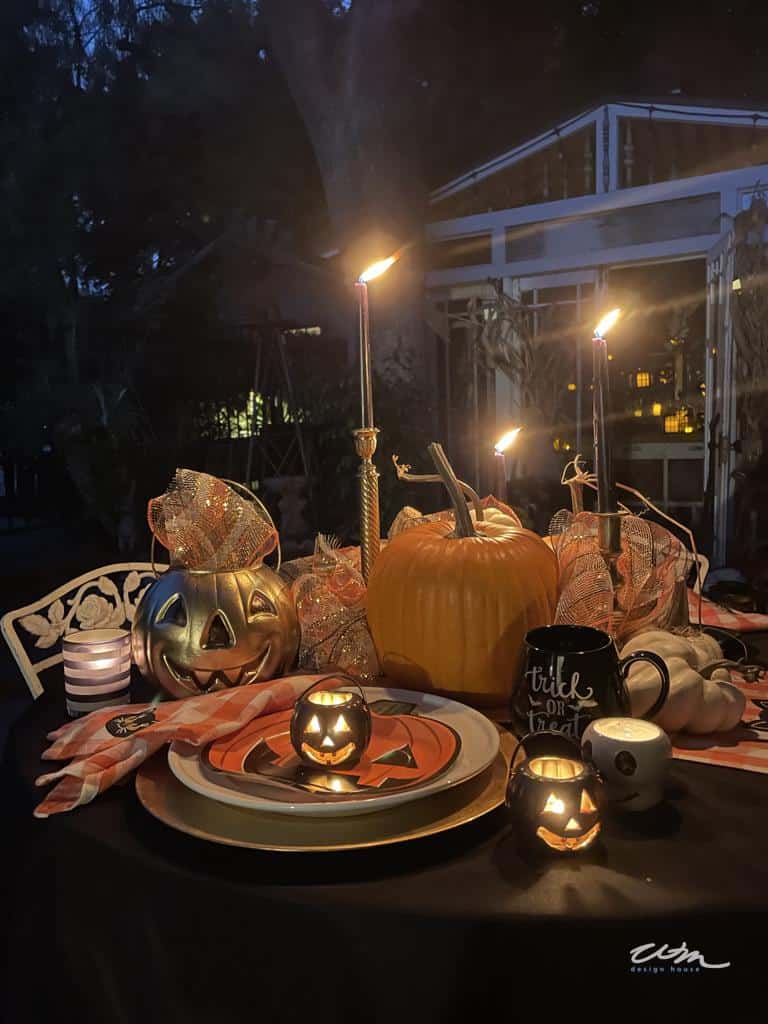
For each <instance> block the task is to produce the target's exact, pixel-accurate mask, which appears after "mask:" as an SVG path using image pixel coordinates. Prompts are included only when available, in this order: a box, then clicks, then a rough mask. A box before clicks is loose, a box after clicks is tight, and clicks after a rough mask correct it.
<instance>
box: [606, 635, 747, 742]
mask: <svg viewBox="0 0 768 1024" xmlns="http://www.w3.org/2000/svg"><path fill="white" fill-rule="evenodd" d="M642 650H646V651H653V652H654V653H655V654H658V655H659V656H660V657H662V658H663V659H664V661H665V663H666V665H667V669H668V670H669V682H670V686H669V697H668V699H667V701H666V703H665V704H664V706H663V707H662V709H661V711H659V712H658V714H657V715H655V716H654V719H653V720H654V722H656V724H657V725H660V726H661V727H662V729H665V730H666V731H667V732H683V731H684V732H690V733H694V734H696V735H703V734H706V733H710V732H726V731H727V730H729V729H733V728H734V727H735V726H737V725H738V724H739V722H740V721H741V716H742V714H743V713H744V706H745V704H746V699H745V697H744V695H743V694H742V693H741V691H740V690H739V689H738V687H736V686H734V685H733V684H732V683H731V674H730V672H729V671H728V669H727V668H725V667H720V668H713V669H710V670H708V671H707V666H709V665H712V664H713V663H715V662H718V661H722V660H723V654H722V651H721V650H720V645H719V644H718V642H717V641H716V640H715V639H714V638H713V637H711V636H708V635H707V634H706V633H698V632H693V631H691V632H690V633H688V634H686V635H684V636H683V635H680V634H677V633H668V632H667V631H666V630H662V629H649V630H646V631H645V632H644V633H639V634H638V635H637V636H634V637H632V639H631V640H630V641H629V642H628V643H627V644H626V645H625V646H624V648H623V650H622V652H621V657H622V658H625V657H626V656H627V655H628V654H632V653H634V652H635V651H642ZM702 673H703V675H702ZM707 677H708V678H707ZM658 687H659V683H658V674H657V673H656V671H655V670H654V669H653V668H652V667H651V666H650V665H643V664H642V663H640V664H636V665H633V666H632V667H631V668H630V670H629V673H628V676H627V689H628V691H629V698H630V706H631V709H632V714H633V715H635V716H641V715H643V714H645V713H646V712H647V711H648V708H650V707H651V705H652V704H653V702H654V700H655V699H656V696H657V694H658V692H659V690H658Z"/></svg>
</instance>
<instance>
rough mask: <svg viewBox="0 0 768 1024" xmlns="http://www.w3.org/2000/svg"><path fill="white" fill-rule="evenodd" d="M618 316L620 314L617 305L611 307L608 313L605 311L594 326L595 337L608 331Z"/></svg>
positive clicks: (602, 335) (601, 335) (599, 336)
mask: <svg viewBox="0 0 768 1024" xmlns="http://www.w3.org/2000/svg"><path fill="white" fill-rule="evenodd" d="M620 316H621V310H620V309H619V308H618V307H617V308H616V309H612V310H611V311H610V313H606V314H605V316H604V317H603V318H602V320H601V321H600V323H599V324H598V325H597V327H596V328H595V337H596V338H602V337H604V335H605V334H606V333H607V332H608V331H610V329H611V328H612V327H613V326H614V324H615V323H616V321H617V320H618V319H619V317H620Z"/></svg>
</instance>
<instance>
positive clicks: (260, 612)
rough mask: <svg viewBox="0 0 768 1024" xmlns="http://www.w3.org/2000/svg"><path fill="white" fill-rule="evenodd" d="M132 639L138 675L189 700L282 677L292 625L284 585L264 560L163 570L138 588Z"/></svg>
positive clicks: (294, 635) (294, 636) (293, 636)
mask: <svg viewBox="0 0 768 1024" xmlns="http://www.w3.org/2000/svg"><path fill="white" fill-rule="evenodd" d="M131 637H132V640H131V646H132V653H133V660H134V662H135V663H136V665H137V666H138V668H139V670H140V671H141V673H142V675H143V676H145V677H146V678H148V679H151V680H154V681H155V682H156V683H158V684H159V685H160V686H162V687H163V689H164V690H167V691H168V693H170V694H171V695H172V696H174V697H188V696H190V695H191V694H198V693H210V692H212V691H214V690H221V689H224V688H225V687H229V686H242V685H245V684H246V683H254V682H257V681H258V680H261V679H274V678H275V676H279V675H281V674H282V673H283V672H285V671H286V670H287V669H289V668H291V666H292V665H293V661H294V659H295V657H296V651H297V649H298V644H299V627H298V621H297V618H296V610H295V608H294V604H293V600H292V598H291V595H290V590H289V587H288V585H287V584H286V583H285V582H284V581H283V580H282V579H281V578H280V577H279V576H278V575H277V573H276V572H273V571H272V570H271V569H269V568H267V567H266V566H264V565H262V566H260V567H258V568H252V569H239V570H234V571H228V572H199V571H195V570H188V569H169V570H168V571H167V572H165V573H164V574H163V575H162V576H160V577H159V579H157V580H155V582H154V583H153V584H152V585H151V586H150V587H148V588H147V590H146V592H145V593H144V595H143V597H142V599H141V601H140V602H139V606H138V608H137V609H136V616H135V619H134V622H133V628H132V632H131Z"/></svg>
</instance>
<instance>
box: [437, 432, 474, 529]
mask: <svg viewBox="0 0 768 1024" xmlns="http://www.w3.org/2000/svg"><path fill="white" fill-rule="evenodd" d="M427 451H428V452H429V454H430V457H431V459H432V461H433V462H434V464H435V469H436V470H437V472H438V476H439V477H440V479H441V480H442V482H443V484H444V485H445V489H446V490H447V491H448V494H449V496H450V499H451V502H452V504H453V511H454V515H455V517H456V536H457V537H475V536H477V534H476V531H475V528H474V526H473V525H472V518H471V516H470V514H469V509H468V508H467V503H466V501H465V500H464V494H463V492H462V489H461V484H460V483H459V480H458V477H457V476H456V474H455V473H454V472H453V467H452V466H451V464H450V462H449V461H448V456H447V455H446V454H445V452H444V451H443V446H442V445H441V444H438V443H437V442H436V441H433V442H432V444H430V445H429V446H428V447H427Z"/></svg>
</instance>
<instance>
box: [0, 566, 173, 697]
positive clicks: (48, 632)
mask: <svg viewBox="0 0 768 1024" xmlns="http://www.w3.org/2000/svg"><path fill="white" fill-rule="evenodd" d="M166 568H167V566H164V565H158V566H157V567H156V568H155V567H153V565H152V563H151V562H125V563H123V564H116V565H105V566H102V567H101V568H100V569H93V570H92V571H91V572H87V573H85V574H84V575H83V576H78V577H77V579H74V580H70V581H69V583H65V584H64V585H63V586H61V587H58V588H57V589H56V590H53V591H51V593H50V594H46V595H45V597H41V598H40V600H39V601H35V602H34V603H33V604H28V605H26V606H25V607H24V608H17V609H16V610H15V611H10V612H7V613H6V614H5V615H4V616H3V617H2V619H0V629H1V630H2V634H3V637H4V638H5V641H6V643H7V644H8V646H9V647H10V649H11V653H12V654H13V656H14V658H15V659H16V664H17V665H18V666H19V669H20V670H21V674H22V675H23V676H24V681H25V682H26V684H27V686H28V687H29V691H30V693H31V694H32V696H33V697H34V698H35V699H36V698H37V697H39V696H40V695H41V694H42V693H43V684H42V683H41V681H40V673H41V672H44V671H45V670H46V669H49V668H53V666H54V665H59V664H60V663H61V662H62V660H63V655H62V652H61V638H62V637H63V636H64V635H65V634H66V633H70V632H73V631H74V630H77V629H104V628H115V629H130V628H131V623H132V622H133V617H134V615H135V613H136V605H137V604H138V603H139V599H140V597H141V595H142V594H143V593H144V591H145V590H146V589H147V587H148V586H149V584H150V583H151V582H152V581H153V580H154V579H155V577H156V575H157V572H162V571H163V570H165V569H166ZM52 650H53V651H54V653H53V654H51V653H50V652H51V651H52Z"/></svg>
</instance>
